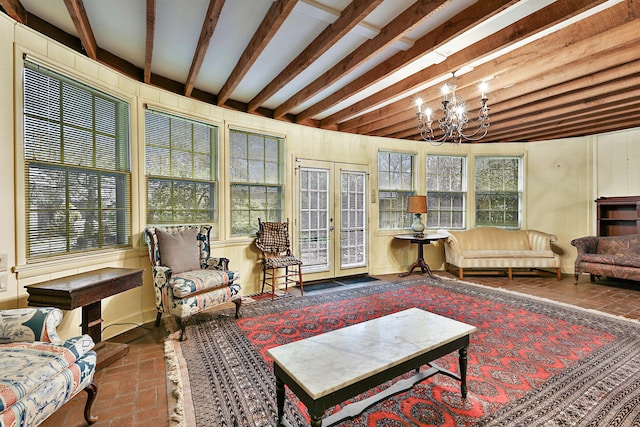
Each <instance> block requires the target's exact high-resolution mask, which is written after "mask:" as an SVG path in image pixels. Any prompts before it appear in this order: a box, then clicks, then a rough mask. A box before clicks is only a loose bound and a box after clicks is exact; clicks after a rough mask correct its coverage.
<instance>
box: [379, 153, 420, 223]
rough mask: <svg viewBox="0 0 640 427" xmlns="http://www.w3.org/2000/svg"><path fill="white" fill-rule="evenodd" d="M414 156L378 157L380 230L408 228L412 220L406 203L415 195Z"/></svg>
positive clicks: (389, 155)
mask: <svg viewBox="0 0 640 427" xmlns="http://www.w3.org/2000/svg"><path fill="white" fill-rule="evenodd" d="M414 165H415V156H414V155H413V154H406V153H392V152H384V151H380V152H379V153H378V199H379V200H380V203H379V204H378V206H379V208H378V209H379V221H378V227H379V228H380V229H381V230H398V229H404V228H411V224H412V222H413V218H412V216H411V214H409V213H407V200H408V198H409V196H412V195H414V194H415V191H414V188H413V185H414V173H415V172H414V169H415V168H414Z"/></svg>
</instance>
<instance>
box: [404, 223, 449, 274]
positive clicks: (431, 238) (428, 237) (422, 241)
mask: <svg viewBox="0 0 640 427" xmlns="http://www.w3.org/2000/svg"><path fill="white" fill-rule="evenodd" d="M393 238H394V239H399V240H409V241H410V242H411V243H415V244H416V245H418V259H416V262H414V263H413V264H411V266H410V267H409V271H407V272H406V273H402V274H399V275H398V276H400V277H405V276H408V275H410V274H411V273H413V270H415V269H416V268H418V267H420V269H421V270H422V272H423V273H427V274H428V275H429V276H430V277H434V276H433V273H431V269H430V268H429V265H428V264H427V263H426V262H425V260H424V251H423V249H422V246H423V245H428V244H429V243H431V242H435V241H438V240H441V239H446V238H447V236H445V235H443V234H425V235H424V236H423V237H417V236H414V235H413V234H400V235H398V236H393Z"/></svg>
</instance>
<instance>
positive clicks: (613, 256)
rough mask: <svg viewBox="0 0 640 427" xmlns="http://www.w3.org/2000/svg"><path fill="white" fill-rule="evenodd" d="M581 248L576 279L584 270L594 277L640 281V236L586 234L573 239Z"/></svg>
mask: <svg viewBox="0 0 640 427" xmlns="http://www.w3.org/2000/svg"><path fill="white" fill-rule="evenodd" d="M571 244H572V245H573V246H575V247H576V249H577V250H578V255H577V257H576V262H575V278H576V282H577V281H578V278H579V276H580V274H581V273H589V274H591V278H592V279H593V278H594V276H598V277H613V278H617V279H627V280H640V235H637V234H631V235H627V236H603V237H597V236H586V237H579V238H577V239H574V240H572V241H571Z"/></svg>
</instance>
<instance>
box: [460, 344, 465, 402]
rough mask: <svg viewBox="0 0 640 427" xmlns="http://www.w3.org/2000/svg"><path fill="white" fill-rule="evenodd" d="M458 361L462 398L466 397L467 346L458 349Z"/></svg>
mask: <svg viewBox="0 0 640 427" xmlns="http://www.w3.org/2000/svg"><path fill="white" fill-rule="evenodd" d="M458 354H459V357H458V362H459V365H460V393H461V394H462V398H463V399H466V398H467V347H462V348H461V349H460V350H458Z"/></svg>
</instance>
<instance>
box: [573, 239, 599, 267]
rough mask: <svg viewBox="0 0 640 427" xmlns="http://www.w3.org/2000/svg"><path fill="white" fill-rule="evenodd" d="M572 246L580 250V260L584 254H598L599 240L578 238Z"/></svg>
mask: <svg viewBox="0 0 640 427" xmlns="http://www.w3.org/2000/svg"><path fill="white" fill-rule="evenodd" d="M571 244H572V245H573V246H575V247H576V249H577V250H578V259H579V258H580V256H581V255H582V254H595V253H596V249H597V248H598V238H597V237H596V236H586V237H578V238H577V239H573V240H572V241H571ZM576 262H577V260H576Z"/></svg>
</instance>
